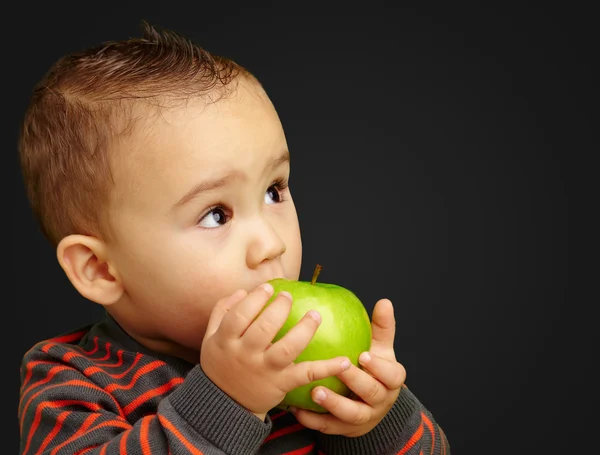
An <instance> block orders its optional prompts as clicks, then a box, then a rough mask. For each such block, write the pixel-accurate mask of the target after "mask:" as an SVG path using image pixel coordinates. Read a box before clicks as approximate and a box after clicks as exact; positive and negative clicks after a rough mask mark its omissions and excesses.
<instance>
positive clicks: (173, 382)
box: [123, 378, 183, 415]
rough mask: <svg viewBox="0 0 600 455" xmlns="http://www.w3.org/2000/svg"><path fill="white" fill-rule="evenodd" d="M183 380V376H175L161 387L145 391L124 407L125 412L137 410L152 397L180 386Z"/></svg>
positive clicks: (126, 413) (127, 413)
mask: <svg viewBox="0 0 600 455" xmlns="http://www.w3.org/2000/svg"><path fill="white" fill-rule="evenodd" d="M182 382H183V378H173V379H171V380H170V381H169V382H167V383H166V384H164V385H162V386H160V387H156V388H155V389H152V390H148V391H147V392H146V393H143V394H142V395H140V396H139V397H138V398H136V399H135V400H133V401H132V402H131V403H129V404H128V405H127V406H125V407H124V408H123V412H124V414H125V415H129V414H131V413H132V412H133V411H134V410H136V409H137V408H138V407H140V406H141V405H143V404H144V403H145V402H147V401H148V400H151V399H152V398H154V397H156V396H158V395H163V394H165V393H167V392H168V391H169V390H171V389H172V388H173V387H175V386H178V385H179V384H181V383H182Z"/></svg>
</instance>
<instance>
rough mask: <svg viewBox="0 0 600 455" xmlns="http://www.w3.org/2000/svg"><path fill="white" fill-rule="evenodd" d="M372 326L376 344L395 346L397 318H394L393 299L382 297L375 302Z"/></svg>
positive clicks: (387, 346) (386, 346)
mask: <svg viewBox="0 0 600 455" xmlns="http://www.w3.org/2000/svg"><path fill="white" fill-rule="evenodd" d="M371 327H372V330H373V344H374V345H379V346H380V347H385V348H390V347H391V348H393V347H394V336H395V334H396V319H395V318H394V307H393V305H392V302H391V301H389V300H388V299H381V300H379V301H378V302H377V303H376V304H375V308H374V309H373V319H372V321H371Z"/></svg>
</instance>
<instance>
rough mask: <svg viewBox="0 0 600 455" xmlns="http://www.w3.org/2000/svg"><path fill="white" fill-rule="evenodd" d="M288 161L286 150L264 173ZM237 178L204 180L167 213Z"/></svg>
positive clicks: (229, 174) (233, 174) (269, 164)
mask: <svg viewBox="0 0 600 455" xmlns="http://www.w3.org/2000/svg"><path fill="white" fill-rule="evenodd" d="M289 161H290V152H289V151H287V150H286V151H285V152H283V154H281V155H280V156H279V157H277V158H275V159H273V160H271V161H269V163H268V164H267V166H266V167H265V173H268V172H271V171H272V170H273V169H276V168H277V167H279V166H281V165H282V164H284V163H288V162H289ZM239 176H240V173H239V172H236V171H234V172H230V173H228V174H226V175H224V176H223V177H218V178H216V179H211V180H205V181H203V182H200V183H199V184H198V185H196V186H194V187H193V188H192V189H191V190H190V191H188V192H187V193H186V194H185V195H184V196H183V197H182V198H181V199H179V201H177V202H176V203H175V204H174V205H173V207H171V209H170V210H169V211H170V212H173V211H175V210H177V209H178V208H179V207H182V206H184V205H185V204H187V203H188V202H190V201H192V200H193V199H195V198H196V197H197V196H198V195H199V194H200V193H203V192H206V191H211V190H215V189H218V188H222V187H224V186H226V185H227V184H228V183H229V182H230V181H231V180H234V179H235V178H238V177H239Z"/></svg>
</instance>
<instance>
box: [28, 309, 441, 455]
mask: <svg viewBox="0 0 600 455" xmlns="http://www.w3.org/2000/svg"><path fill="white" fill-rule="evenodd" d="M18 417H19V426H20V432H21V433H20V434H21V439H20V441H21V442H20V444H21V446H20V452H19V453H20V454H21V455H33V454H44V455H46V454H47V455H50V454H52V455H66V454H69V455H75V454H76V455H84V454H87V455H111V454H115V455H116V454H118V455H159V454H165V455H183V454H191V455H202V454H203V455H217V454H219V455H223V454H232V455H249V454H259V455H283V454H287V455H304V454H315V455H338V454H358V455H363V454H364V455H371V454H372V455H375V454H377V455H387V454H390V455H404V454H405V455H420V454H428V455H429V454H440V455H445V454H450V448H449V445H448V441H447V439H446V437H445V435H444V432H443V431H442V429H441V428H440V427H439V426H438V425H437V423H436V422H435V420H434V418H433V416H432V415H431V413H430V412H429V411H428V410H427V409H425V408H424V407H423V405H422V404H421V403H420V402H419V401H418V400H417V398H416V397H415V396H414V395H413V394H412V393H411V392H410V390H409V389H408V388H407V387H403V388H402V391H401V393H400V395H399V397H398V400H397V401H396V403H395V404H394V406H393V407H392V409H391V410H390V412H389V413H388V414H387V415H386V416H385V417H384V419H383V420H382V421H381V422H380V423H379V424H378V425H377V426H376V427H375V428H374V429H373V430H371V431H370V432H369V433H367V434H365V435H363V436H360V437H356V438H348V437H344V436H338V435H335V436H334V435H325V434H322V433H319V432H317V431H314V430H311V429H308V428H306V427H304V426H302V425H301V424H299V423H298V421H297V420H296V419H295V417H294V416H293V414H291V413H289V412H285V411H281V410H277V409H275V410H272V411H271V412H269V414H268V415H267V418H266V419H265V421H260V419H258V418H256V416H255V415H253V414H251V413H250V412H248V411H247V410H246V409H244V408H243V407H241V406H240V405H239V404H237V403H236V402H235V401H233V400H232V399H231V398H230V397H229V396H227V395H226V394H225V393H224V392H223V391H222V390H221V389H219V388H218V387H216V386H215V385H214V383H212V381H210V379H208V377H206V375H205V374H204V373H203V371H202V369H201V367H200V365H198V364H196V365H192V364H190V363H188V362H186V361H184V360H181V359H178V358H175V357H170V356H166V355H162V354H159V353H156V352H152V351H150V350H148V349H147V348H145V347H144V346H142V345H140V344H139V343H137V342H136V341H135V340H133V339H132V338H131V337H129V335H127V334H126V333H125V332H124V331H123V330H122V329H121V328H120V327H119V325H118V324H117V323H116V322H115V321H114V320H113V319H112V318H111V317H110V316H108V315H107V317H106V318H105V319H103V320H102V321H100V322H98V323H96V324H93V325H90V326H87V327H84V328H83V329H80V330H77V331H73V332H70V333H68V334H65V335H62V336H59V337H56V338H53V339H50V340H46V341H43V342H40V343H38V344H36V345H35V346H34V347H33V348H32V349H30V350H29V351H28V352H27V353H26V354H25V355H24V357H23V361H22V366H21V389H20V402H19V410H18Z"/></svg>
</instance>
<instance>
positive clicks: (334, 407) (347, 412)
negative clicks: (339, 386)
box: [294, 386, 374, 434]
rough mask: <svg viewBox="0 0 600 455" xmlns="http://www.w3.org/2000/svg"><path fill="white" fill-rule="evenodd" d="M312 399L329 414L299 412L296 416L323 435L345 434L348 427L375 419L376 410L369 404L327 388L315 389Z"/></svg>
mask: <svg viewBox="0 0 600 455" xmlns="http://www.w3.org/2000/svg"><path fill="white" fill-rule="evenodd" d="M311 398H312V399H313V401H314V402H315V403H317V404H319V405H320V406H322V407H324V408H325V409H327V411H329V414H319V413H316V412H310V411H306V410H297V411H296V412H294V414H295V416H296V419H297V420H298V422H299V423H301V424H302V425H304V426H305V427H307V428H311V429H313V430H317V431H319V432H321V433H325V434H343V433H344V432H345V431H347V430H348V425H352V426H360V425H364V424H366V423H368V422H369V421H370V420H371V419H372V418H373V412H374V409H373V408H372V407H371V406H369V405H368V404H365V403H362V402H360V401H356V400H352V399H350V398H346V397H343V396H341V395H338V394H337V393H335V392H333V391H331V390H329V389H327V388H326V387H322V386H319V387H315V388H314V389H313V390H312V392H311Z"/></svg>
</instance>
